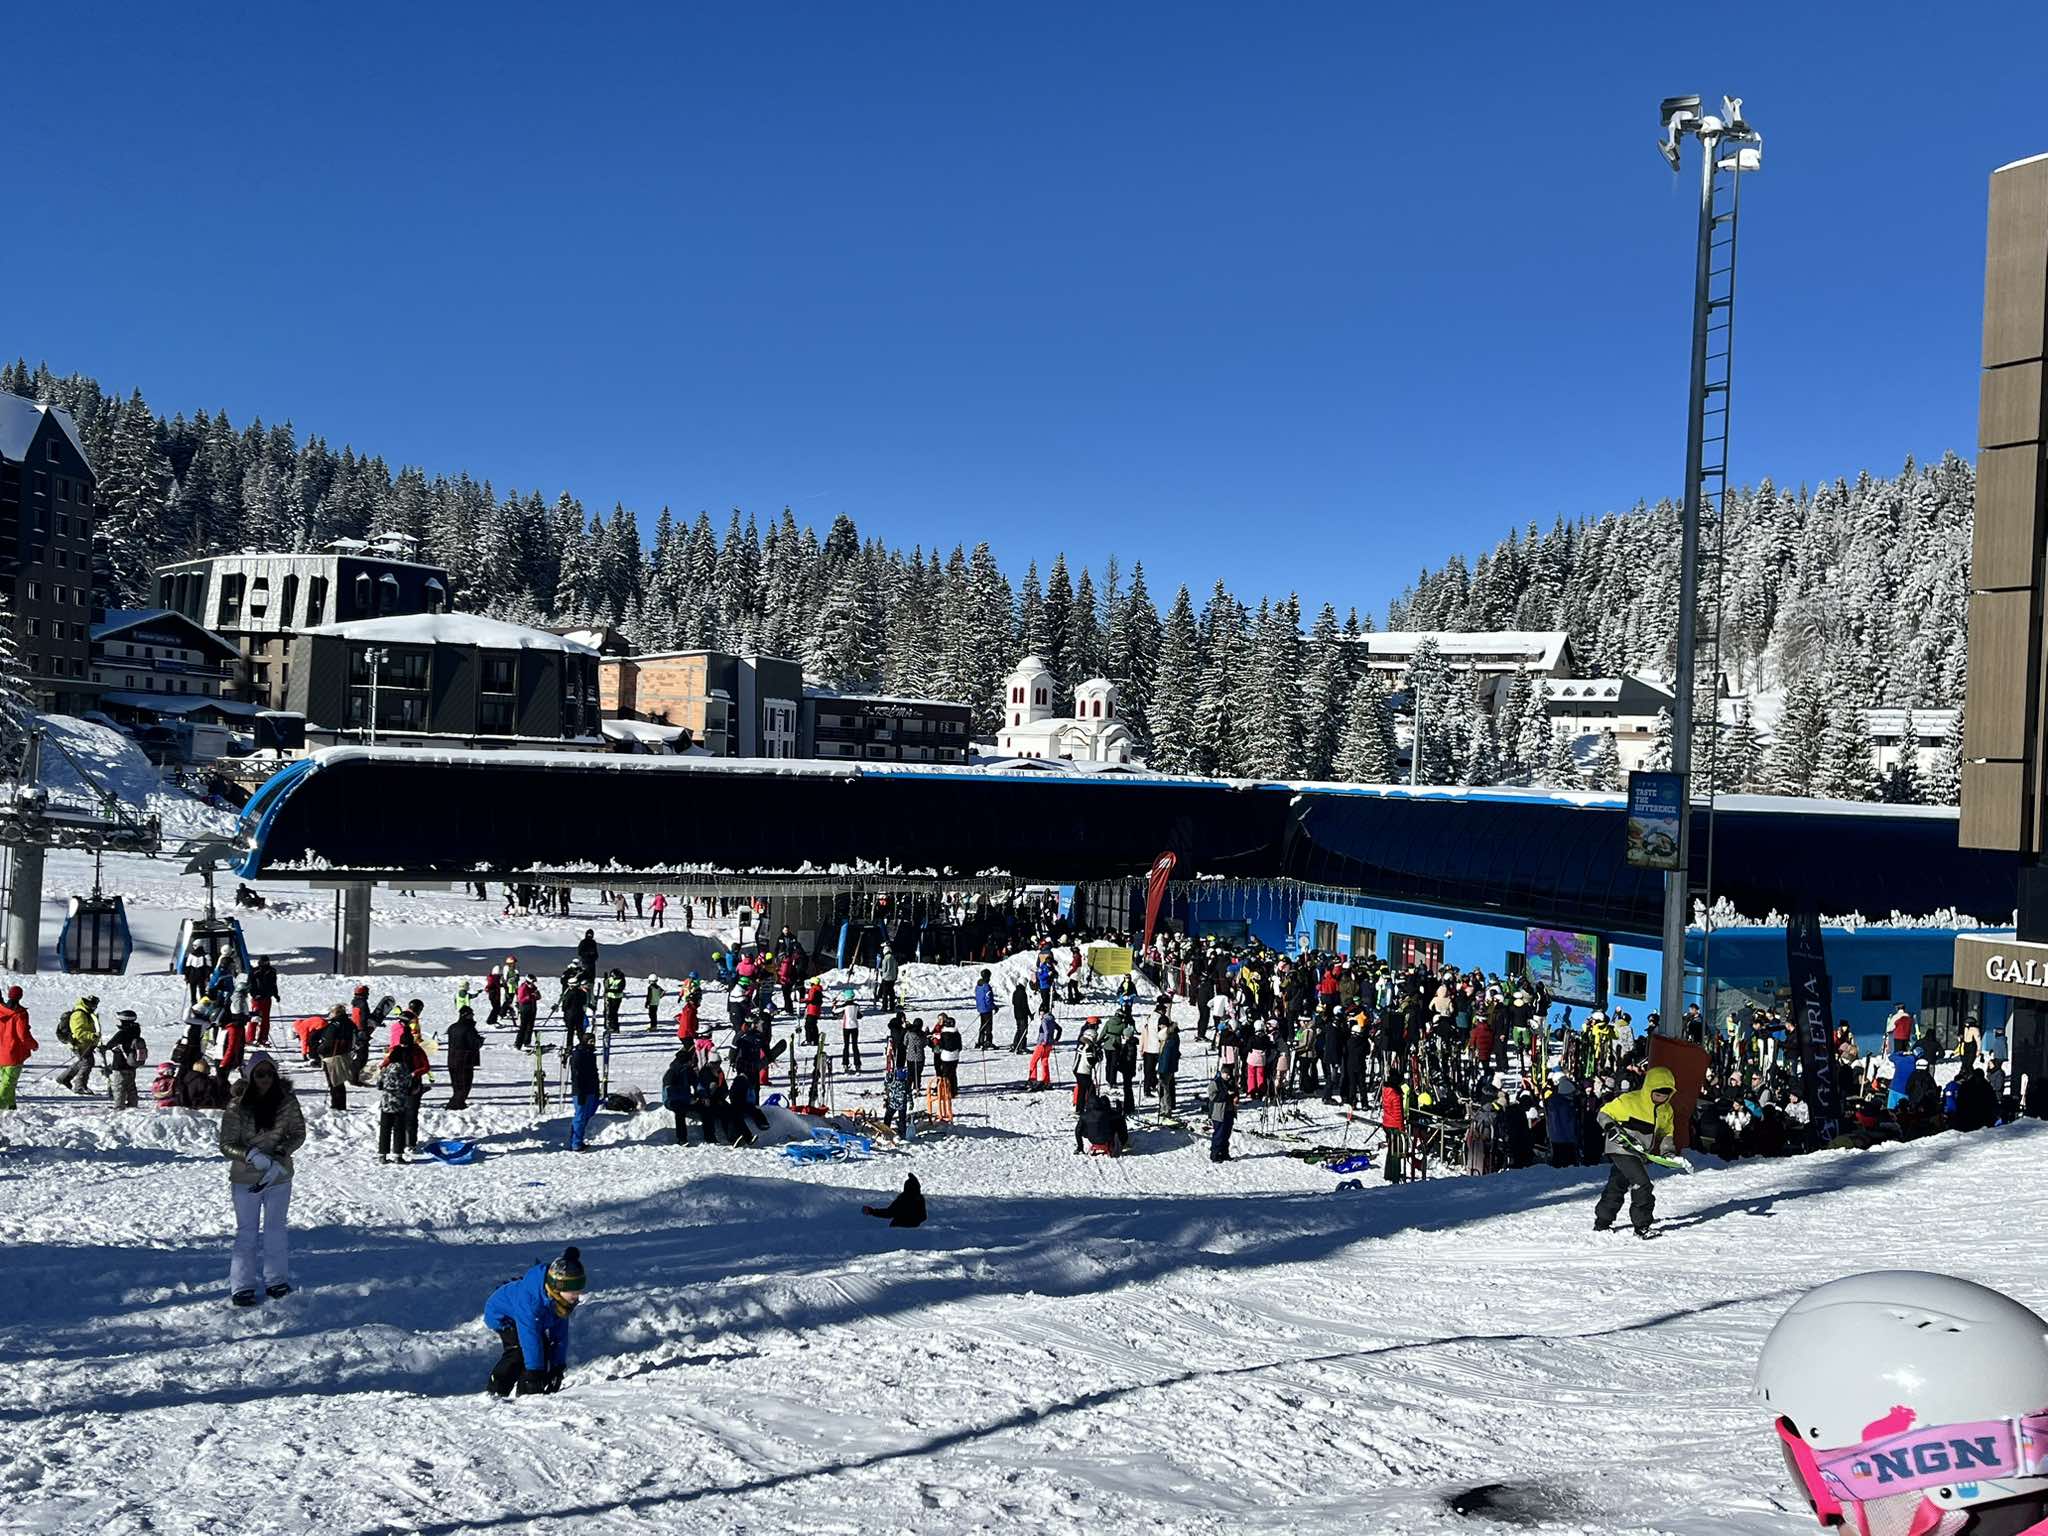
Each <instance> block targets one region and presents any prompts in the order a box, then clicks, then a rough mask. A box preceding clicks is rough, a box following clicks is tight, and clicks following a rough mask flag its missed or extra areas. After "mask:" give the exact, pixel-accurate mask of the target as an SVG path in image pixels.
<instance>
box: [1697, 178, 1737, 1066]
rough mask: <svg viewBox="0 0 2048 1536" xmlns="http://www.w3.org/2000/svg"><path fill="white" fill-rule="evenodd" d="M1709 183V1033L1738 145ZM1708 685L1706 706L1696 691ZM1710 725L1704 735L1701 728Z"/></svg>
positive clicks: (1705, 472)
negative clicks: (1701, 694)
mask: <svg viewBox="0 0 2048 1536" xmlns="http://www.w3.org/2000/svg"><path fill="white" fill-rule="evenodd" d="M1709 152H1710V153H1712V154H1713V155H1714V156H1715V157H1716V158H1715V162H1714V173H1713V182H1712V197H1713V203H1712V211H1711V217H1712V225H1713V228H1712V236H1711V244H1710V248H1709V253H1708V271H1707V285H1708V286H1707V354H1706V373H1707V386H1706V402H1705V406H1704V410H1703V412H1702V414H1703V416H1704V434H1703V436H1702V439H1701V453H1700V480H1699V507H1700V553H1699V561H1700V581H1699V624H1698V627H1697V628H1696V629H1695V630H1694V641H1693V658H1694V667H1693V676H1694V688H1693V692H1694V700H1693V717H1692V719H1693V740H1694V741H1695V742H1696V743H1699V744H1700V745H1701V746H1702V747H1703V748H1704V750H1703V751H1696V752H1695V753H1694V754H1693V759H1692V760H1693V762H1694V764H1695V765H1699V764H1701V763H1704V765H1705V768H1706V772H1705V773H1704V774H1700V773H1699V772H1698V768H1697V766H1696V767H1695V770H1694V782H1695V783H1697V782H1699V781H1700V780H1701V779H1704V780H1705V786H1706V792H1707V848H1706V861H1705V863H1706V892H1707V901H1706V914H1707V915H1706V921H1705V923H1704V925H1703V927H1702V933H1701V939H1700V1011H1701V1013H1702V1014H1703V1015H1704V1016H1705V1018H1706V1021H1707V1028H1708V1032H1709V1033H1710V1034H1711V1032H1712V1030H1713V1024H1714V1012H1715V1001H1716V1000H1715V998H1714V997H1713V996H1712V988H1713V977H1714V967H1713V952H1714V908H1713V901H1714V808H1715V802H1716V799H1717V797H1718V795H1719V793H1720V788H1721V735H1722V732H1721V635H1722V632H1723V630H1724V629H1725V628H1726V626H1727V611H1726V608H1725V606H1724V599H1723V593H1724V590H1725V585H1726V584H1725V582H1724V579H1723V575H1724V571H1725V568H1726V564H1727V561H1726V554H1727V537H1728V427H1729V383H1730V380H1731V379H1732V378H1733V375H1734V369H1735V239H1736V234H1737V231H1738V229H1739V228H1740V223H1741V212H1742V176H1743V173H1742V171H1741V170H1740V169H1739V168H1738V165H1739V162H1738V160H1737V154H1738V151H1737V149H1736V148H1735V147H1734V146H1730V147H1729V148H1728V151H1727V153H1726V154H1725V156H1724V155H1723V152H1722V148H1721V146H1719V145H1716V146H1714V147H1713V148H1712V149H1711V150H1710V151H1709ZM1701 692H1704V693H1705V695H1706V697H1705V707H1704V709H1702V707H1701V700H1700V698H1699V694H1700V693H1701ZM1702 731H1704V732H1705V736H1704V738H1702V736H1701V732H1702Z"/></svg>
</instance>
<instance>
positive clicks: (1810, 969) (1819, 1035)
mask: <svg viewBox="0 0 2048 1536" xmlns="http://www.w3.org/2000/svg"><path fill="white" fill-rule="evenodd" d="M1785 963H1786V973H1785V974H1786V976H1787V977H1788V978H1789V979H1790V981H1791V986H1792V1017H1791V1018H1790V1019H1789V1020H1788V1021H1787V1022H1788V1023H1789V1024H1790V1025H1791V1026H1792V1039H1793V1043H1794V1044H1795V1045H1796V1046H1797V1047H1798V1050H1799V1067H1800V1074H1801V1084H1802V1087H1803V1089H1804V1091H1805V1094H1806V1106H1807V1109H1808V1110H1809V1111H1810V1112H1811V1113H1812V1116H1813V1125H1814V1130H1815V1131H1816V1132H1817V1133H1818V1135H1819V1138H1820V1142H1821V1144H1822V1145H1823V1146H1825V1145H1826V1144H1827V1143H1828V1142H1831V1141H1833V1140H1834V1139H1835V1137H1836V1135H1837V1134H1839V1133H1840V1131H1841V1129H1842V1096H1841V1093H1840V1091H1839V1089H1840V1086H1841V1080H1840V1079H1839V1078H1838V1077H1837V1076H1836V1074H1835V1020H1834V1007H1833V996H1832V993H1831V991H1830V987H1829V982H1828V962H1827V954H1826V951H1825V950H1824V949H1823V948H1822V945H1821V937H1820V916H1819V914H1818V913H1814V912H1795V913H1794V914H1793V915H1792V918H1791V920H1790V921H1789V922H1787V923H1786V924H1785Z"/></svg>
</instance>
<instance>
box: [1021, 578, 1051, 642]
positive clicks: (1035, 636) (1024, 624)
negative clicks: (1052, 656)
mask: <svg viewBox="0 0 2048 1536" xmlns="http://www.w3.org/2000/svg"><path fill="white" fill-rule="evenodd" d="M1048 643H1049V641H1048V637H1047V635H1046V632H1045V589H1044V588H1043V587H1042V586H1040V585H1039V581H1038V562H1037V561H1036V560H1034V561H1032V562H1031V564H1030V565H1028V566H1026V567H1025V570H1024V589H1023V591H1021V592H1019V593H1018V594H1017V647H1016V649H1017V656H1018V659H1019V660H1021V659H1023V658H1024V657H1025V656H1036V657H1038V659H1039V660H1041V661H1043V660H1044V659H1045V647H1046V645H1047V644H1048Z"/></svg>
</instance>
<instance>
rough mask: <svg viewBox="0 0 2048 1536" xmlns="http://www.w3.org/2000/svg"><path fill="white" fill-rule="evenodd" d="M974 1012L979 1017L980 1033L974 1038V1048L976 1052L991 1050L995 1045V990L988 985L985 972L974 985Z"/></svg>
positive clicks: (987, 975)
mask: <svg viewBox="0 0 2048 1536" xmlns="http://www.w3.org/2000/svg"><path fill="white" fill-rule="evenodd" d="M974 1011H975V1012H976V1013H978V1014H980V1015H981V1033H980V1034H979V1035H977V1036H976V1037H975V1040H974V1048H975V1049H976V1050H978V1051H987V1050H993V1049H994V1048H995V1043H996V989H995V988H994V987H992V986H990V985H989V973H988V972H987V971H983V972H982V973H981V980H979V981H977V982H976V983H975V984H974Z"/></svg>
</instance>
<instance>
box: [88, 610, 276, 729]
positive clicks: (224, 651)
mask: <svg viewBox="0 0 2048 1536" xmlns="http://www.w3.org/2000/svg"><path fill="white" fill-rule="evenodd" d="M239 659H240V653H239V652H238V651H236V649H235V648H234V647H233V646H232V645H229V644H228V643H227V641H225V640H223V639H222V638H221V637H220V636H219V635H216V634H215V633H214V632H213V631H212V630H210V629H206V628H204V627H203V626H201V625H199V624H195V623H193V622H192V620H190V619H188V618H186V617H185V615H183V614H182V613H174V612H172V611H171V610H170V609H168V608H112V609H109V610H108V611H107V613H106V614H105V616H104V617H102V618H101V619H100V620H99V621H98V622H97V623H95V624H94V625H93V626H92V684H93V687H94V688H96V689H99V690H103V692H105V693H112V694H116V695H126V694H142V695H145V696H146V701H147V705H153V704H154V702H155V700H156V698H163V699H165V701H166V702H169V701H170V700H172V699H182V698H190V697H194V696H196V697H200V698H219V697H220V693H221V688H222V685H223V684H225V683H226V681H227V677H228V669H229V667H231V666H232V665H233V664H234V663H235V662H236V661H238V660H239ZM145 707H146V706H145Z"/></svg>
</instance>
